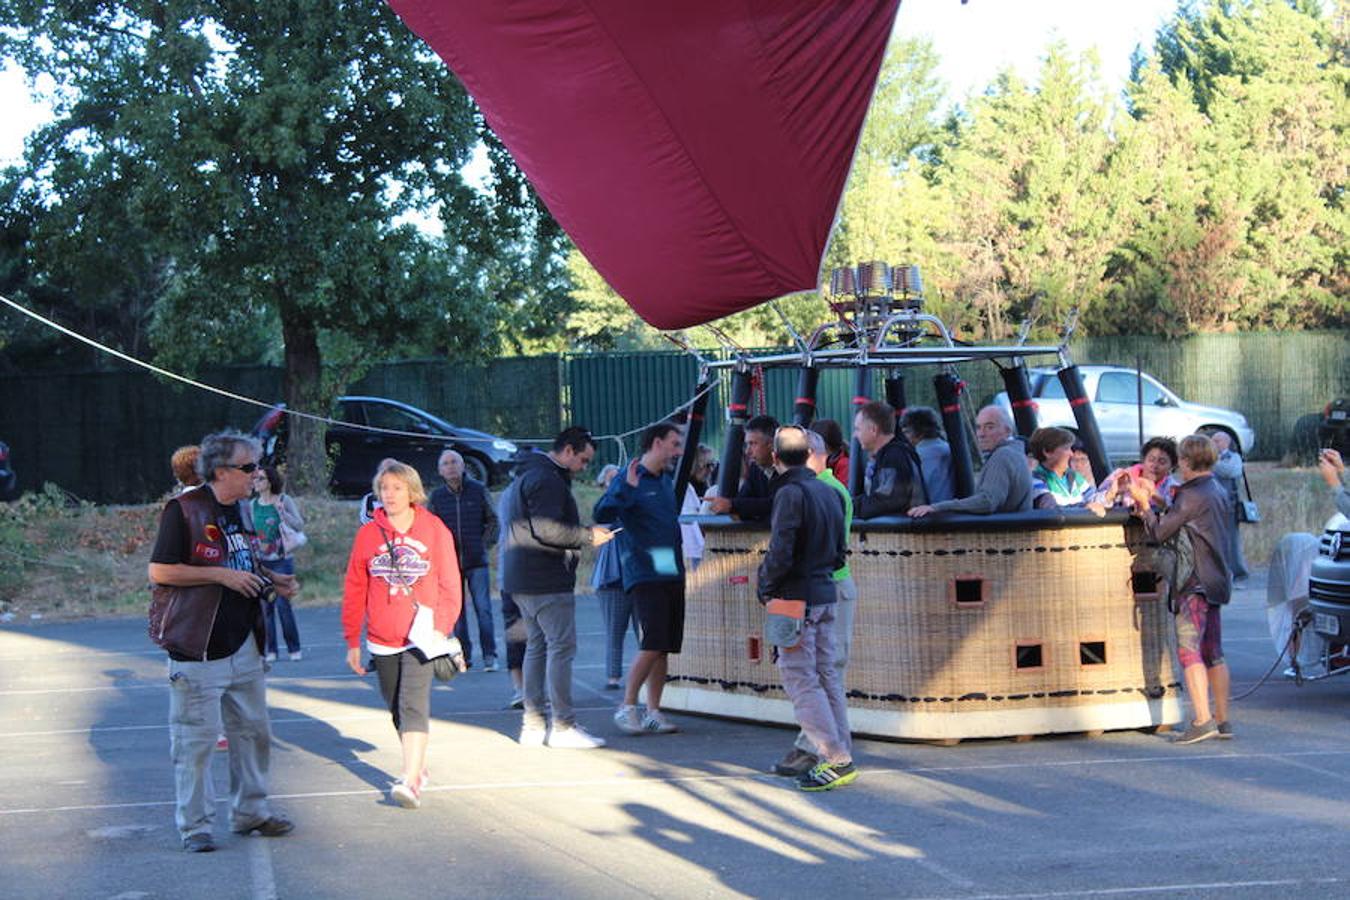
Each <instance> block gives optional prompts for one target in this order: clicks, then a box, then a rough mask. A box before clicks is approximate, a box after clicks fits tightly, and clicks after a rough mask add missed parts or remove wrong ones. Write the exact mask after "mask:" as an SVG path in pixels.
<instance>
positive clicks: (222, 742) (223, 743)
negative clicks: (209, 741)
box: [216, 734, 230, 750]
mask: <svg viewBox="0 0 1350 900" xmlns="http://www.w3.org/2000/svg"><path fill="white" fill-rule="evenodd" d="M216 749H217V750H228V749H230V739H229V738H227V737H226V736H225V735H223V734H222V735H221V736H220V737H218V738H216Z"/></svg>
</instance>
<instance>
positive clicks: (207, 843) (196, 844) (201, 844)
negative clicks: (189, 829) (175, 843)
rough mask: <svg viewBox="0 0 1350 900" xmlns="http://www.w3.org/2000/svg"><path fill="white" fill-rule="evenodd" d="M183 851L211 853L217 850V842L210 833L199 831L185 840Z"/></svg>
mask: <svg viewBox="0 0 1350 900" xmlns="http://www.w3.org/2000/svg"><path fill="white" fill-rule="evenodd" d="M183 849H184V850H186V851H187V852H189V853H210V852H211V851H212V850H215V849H216V841H215V838H213V837H211V834H210V832H206V831H199V832H197V833H196V834H189V835H188V836H187V837H185V838H183Z"/></svg>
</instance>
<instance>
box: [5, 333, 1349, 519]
mask: <svg viewBox="0 0 1350 900" xmlns="http://www.w3.org/2000/svg"><path fill="white" fill-rule="evenodd" d="M1070 351H1071V354H1072V356H1073V358H1074V361H1075V362H1078V363H1082V364H1089V363H1102V364H1113V365H1123V366H1133V365H1134V364H1135V360H1136V358H1137V359H1139V360H1140V362H1141V363H1142V365H1143V368H1144V370H1145V371H1146V372H1149V373H1151V374H1152V375H1154V376H1156V377H1157V378H1158V379H1160V380H1161V381H1162V382H1163V383H1165V384H1167V385H1168V386H1169V387H1171V388H1172V389H1173V390H1174V391H1176V392H1177V393H1178V394H1179V395H1181V396H1182V397H1183V398H1185V399H1186V400H1190V401H1193V402H1197V403H1206V404H1212V405H1215V406H1223V407H1227V408H1230V409H1236V410H1238V411H1240V412H1242V413H1243V414H1245V415H1246V416H1247V418H1248V420H1250V422H1251V423H1252V426H1253V427H1254V428H1255V429H1256V432H1257V448H1256V453H1255V454H1254V457H1255V458H1257V459H1277V458H1280V457H1281V456H1283V455H1284V454H1285V453H1286V452H1288V451H1289V450H1290V449H1291V447H1292V441H1293V435H1294V430H1295V426H1296V425H1297V424H1298V422H1299V419H1300V418H1302V417H1306V416H1309V415H1310V414H1314V413H1316V412H1318V411H1320V410H1321V409H1322V407H1323V406H1324V405H1325V404H1326V403H1327V402H1329V401H1330V400H1332V399H1334V398H1335V397H1338V396H1343V395H1347V394H1350V337H1348V336H1347V335H1345V334H1339V333H1338V334H1323V333H1298V334H1288V335H1282V334H1232V335H1204V336H1200V337H1195V338H1191V339H1189V340H1186V341H1179V342H1165V341H1162V340H1159V339H1156V338H1146V337H1145V338H1138V337H1124V338H1093V339H1084V340H1080V341H1076V342H1074V343H1073V344H1072V345H1071V347H1070ZM1049 362H1051V361H1050V360H1047V361H1046V363H1047V364H1048V363H1049ZM958 372H959V374H960V376H961V377H962V378H963V379H964V380H965V381H966V383H967V388H966V393H965V395H964V397H965V402H966V405H967V410H968V411H973V410H974V408H975V407H976V406H978V405H979V404H980V403H982V402H985V401H986V400H987V399H988V398H989V397H991V396H992V395H993V394H994V393H995V392H997V391H999V390H1002V382H1001V380H1000V379H999V377H998V372H997V370H996V369H995V368H994V367H993V366H992V365H990V364H987V363H968V364H965V365H962V366H961V367H960V368H959V369H958ZM935 373H936V369H935V368H934V367H932V366H921V367H916V368H913V369H907V370H906V386H907V395H908V400H909V403H910V404H911V405H929V406H931V405H934V400H933V390H932V376H933V375H934V374H935ZM696 377H697V365H696V363H695V362H694V360H693V359H692V358H691V357H689V356H687V355H685V354H683V353H679V352H663V353H632V354H595V355H582V354H573V355H565V356H562V357H556V356H549V357H531V358H513V359H499V360H493V361H491V362H490V363H487V364H485V365H481V366H465V365H462V364H452V363H447V362H444V361H435V360H415V361H408V362H398V363H389V364H384V365H379V366H375V367H374V368H373V369H372V370H371V371H370V372H369V373H368V374H367V375H366V376H365V377H364V378H362V379H361V380H360V381H358V382H356V383H354V384H352V385H350V386H349V387H348V390H347V393H351V394H371V395H374V396H381V397H388V398H391V399H394V400H401V401H403V402H405V403H410V404H412V405H414V406H417V407H420V408H422V409H425V410H427V411H428V412H430V413H433V414H435V415H437V416H440V417H441V418H444V419H446V420H448V421H450V422H453V423H455V424H457V425H463V426H467V427H472V428H479V429H482V430H484V431H487V432H490V433H492V434H496V435H499V436H502V437H509V438H516V439H523V438H540V439H549V438H551V437H552V435H554V434H556V433H557V431H558V430H559V429H560V428H561V427H562V426H563V425H564V424H567V423H572V422H575V423H579V424H584V425H587V426H589V427H590V428H591V429H592V431H593V432H594V433H596V434H618V433H623V432H628V431H631V430H634V429H639V428H641V427H642V426H644V425H646V424H648V423H650V422H652V421H654V420H656V419H658V418H660V417H661V416H664V415H666V414H668V413H669V412H670V411H671V410H672V409H674V408H675V407H677V406H679V405H680V404H682V403H684V402H685V401H687V400H688V399H689V398H690V396H691V395H692V393H693V390H694V382H695V379H696ZM882 378H883V373H881V372H879V371H878V372H876V373H874V374H873V386H872V391H871V393H872V396H876V397H881V396H882V395H883V393H882V383H881V380H882ZM201 380H202V381H205V382H207V383H209V384H214V385H218V386H220V387H223V388H226V389H228V390H230V391H233V392H235V393H239V394H243V395H245V396H250V397H256V398H259V399H262V400H266V401H272V400H275V399H279V398H280V395H281V373H280V371H279V370H278V369H276V368H274V367H264V366H233V367H221V368H215V369H209V370H206V371H204V372H202V373H201ZM726 390H727V385H726V384H725V383H722V384H719V386H718V388H717V391H716V392H715V394H714V396H713V398H712V402H711V403H710V405H709V409H708V417H707V420H706V422H705V430H704V436H703V438H702V441H703V442H704V443H707V444H710V445H712V446H714V447H717V448H718V449H719V450H720V446H721V444H720V441H721V435H722V433H723V430H724V427H725V412H724V411H725V404H726V400H727V394H726ZM796 390H797V373H796V371H795V370H786V369H776V370H770V371H768V372H766V373H765V377H764V381H763V391H762V393H760V394H759V395H757V396H756V398H755V399H754V401H753V402H752V409H753V410H754V411H755V412H758V411H760V408H761V406H762V408H763V409H764V410H765V411H767V412H769V413H770V414H772V415H774V416H775V417H777V418H779V419H780V420H786V419H788V418H790V417H791V415H792V402H793V398H794V397H795V396H796ZM852 396H853V373H852V372H849V371H844V370H827V371H825V372H823V373H822V376H821V379H820V385H819V394H818V400H819V406H818V409H819V415H820V416H821V417H830V418H835V419H838V420H839V421H840V422H841V423H842V424H843V425H844V428H845V431H846V432H847V431H848V430H849V424H850V420H851V417H852V416H851V413H852V410H851V405H850V400H851V398H852ZM260 415H261V410H259V409H257V408H254V407H251V406H248V405H245V404H242V403H238V402H236V401H231V400H227V399H225V398H221V397H217V396H215V395H212V394H206V393H203V392H200V391H197V390H194V389H190V388H186V387H182V386H178V385H174V384H170V383H166V382H163V381H161V380H159V379H157V378H155V377H153V376H151V375H148V374H145V373H143V372H140V371H113V372H92V373H44V374H40V375H31V376H13V377H5V378H0V440H3V441H5V442H6V443H8V444H9V445H10V448H11V451H12V456H13V465H14V467H15V469H16V470H17V471H18V473H19V478H20V483H21V485H22V486H23V487H24V488H25V489H36V488H38V487H40V486H41V484H42V483H43V482H44V481H52V482H55V483H57V484H59V485H61V486H62V487H64V488H66V489H67V490H69V491H71V492H72V493H74V494H76V495H78V496H81V497H84V498H86V499H90V500H96V501H101V502H138V501H143V500H146V499H150V498H152V497H157V496H159V495H160V494H162V493H163V492H164V491H165V490H166V489H167V488H168V487H169V485H170V484H171V483H172V478H171V476H170V474H169V469H168V457H169V454H170V453H171V452H172V451H173V449H174V448H175V447H178V446H180V445H182V444H186V443H192V442H195V441H196V440H198V439H199V438H200V437H201V436H202V435H203V434H206V433H207V432H209V431H212V430H215V429H217V428H220V427H222V426H232V427H236V428H240V429H243V430H248V429H249V428H250V427H252V425H253V424H254V422H256V421H257V419H258V417H259V416H260ZM636 444H637V440H636V436H633V437H630V438H629V439H628V440H627V442H626V448H627V452H629V453H631V452H633V450H634V449H635V448H636ZM598 449H599V457H600V459H601V461H613V460H615V459H617V458H618V456H619V449H618V446H617V445H616V444H615V443H614V442H612V441H604V442H602V444H601V446H600V447H599V448H598Z"/></svg>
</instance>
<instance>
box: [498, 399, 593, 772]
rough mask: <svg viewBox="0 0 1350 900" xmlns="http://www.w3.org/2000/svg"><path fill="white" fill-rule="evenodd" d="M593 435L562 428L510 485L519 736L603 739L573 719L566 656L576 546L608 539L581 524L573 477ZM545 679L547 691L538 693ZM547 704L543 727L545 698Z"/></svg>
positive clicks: (540, 740) (571, 646)
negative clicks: (520, 672) (520, 679)
mask: <svg viewBox="0 0 1350 900" xmlns="http://www.w3.org/2000/svg"><path fill="white" fill-rule="evenodd" d="M594 456H595V441H594V439H593V438H592V437H591V433H590V432H589V431H587V430H586V429H584V428H580V427H577V426H572V427H571V428H566V429H563V431H562V432H560V433H559V434H558V436H557V437H556V438H555V439H554V440H553V449H552V450H550V451H549V452H548V453H540V454H537V455H534V456H528V457H526V458H525V459H523V460H522V461H521V462H520V464H519V465H518V466H517V468H516V472H517V474H516V480H517V483H516V484H515V485H514V486H513V487H512V489H511V503H510V505H509V513H510V516H509V518H508V519H507V521H506V523H505V526H506V533H505V540H506V541H507V544H506V555H505V559H504V562H505V564H506V570H505V572H504V574H503V575H502V590H503V591H506V592H507V593H509V594H510V595H511V597H512V599H514V600H515V602H516V605H517V606H519V607H520V613H521V618H522V619H523V620H524V622H525V633H526V644H525V671H524V676H525V678H524V689H525V716H524V719H523V721H522V723H521V729H520V743H521V744H522V745H523V746H527V747H539V746H543V745H544V744H547V745H548V746H550V747H560V748H566V749H571V750H590V749H593V748H595V747H603V746H604V744H605V742H604V740H603V739H601V738H598V737H596V736H594V735H592V734H590V733H588V732H587V731H586V730H585V729H583V728H582V727H581V726H580V725H578V724H577V722H576V713H575V711H574V710H573V708H572V661H573V660H574V659H575V658H576V655H577V602H576V596H575V594H574V591H575V589H576V583H577V561H578V558H579V556H580V553H581V548H582V547H586V546H599V545H601V544H603V543H605V542H606V541H609V540H612V539H613V537H614V533H613V532H611V531H609V530H608V529H605V528H599V527H594V528H587V527H585V526H583V525H582V524H581V516H580V514H579V513H578V512H577V501H576V498H575V497H573V496H572V476H573V475H575V474H577V473H578V472H580V471H582V470H583V469H585V468H586V467H587V466H589V465H590V464H591V459H592V458H593V457H594ZM545 685H547V697H546V696H545ZM546 701H547V702H548V703H550V704H551V705H552V716H553V723H552V728H551V729H550V728H549V727H548V724H549V723H548V719H547V717H546V715H545V702H546Z"/></svg>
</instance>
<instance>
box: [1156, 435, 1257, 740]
mask: <svg viewBox="0 0 1350 900" xmlns="http://www.w3.org/2000/svg"><path fill="white" fill-rule="evenodd" d="M1177 455H1178V457H1179V459H1178V465H1177V476H1178V477H1179V478H1180V479H1181V485H1180V486H1179V487H1178V488H1177V490H1176V494H1175V495H1174V496H1173V499H1172V505H1171V506H1170V507H1168V508H1167V511H1166V512H1164V513H1162V515H1158V514H1156V513H1154V512H1153V510H1152V509H1151V508H1150V506H1149V495H1150V494H1151V492H1152V487H1151V486H1150V485H1148V484H1131V485H1130V493H1131V494H1132V495H1133V496H1134V498H1135V515H1137V516H1139V518H1140V519H1141V520H1142V521H1143V524H1144V530H1145V531H1146V532H1147V533H1148V536H1149V538H1150V539H1152V540H1155V541H1160V542H1161V541H1165V540H1167V539H1169V538H1171V537H1172V536H1173V535H1175V534H1176V533H1177V532H1178V531H1180V530H1181V529H1182V528H1185V529H1186V533H1187V536H1189V537H1190V539H1191V549H1192V553H1193V558H1194V568H1193V571H1192V572H1191V573H1190V576H1189V577H1188V578H1187V579H1186V580H1185V581H1184V582H1183V584H1182V586H1181V592H1180V597H1181V599H1180V600H1179V601H1178V603H1177V608H1176V610H1175V611H1174V612H1175V615H1176V626H1177V657H1178V658H1179V659H1180V660H1181V668H1182V672H1183V675H1184V677H1185V680H1186V693H1187V695H1189V696H1190V698H1191V707H1192V711H1193V717H1192V719H1191V725H1190V727H1189V728H1187V729H1186V731H1185V732H1184V733H1183V734H1181V735H1180V736H1178V737H1177V738H1176V743H1178V744H1194V743H1198V742H1200V741H1206V740H1209V739H1210V738H1213V737H1218V738H1231V737H1232V736H1233V729H1232V726H1231V725H1230V724H1229V722H1228V686H1229V675H1228V664H1227V663H1226V662H1225V661H1224V658H1223V646H1222V632H1221V630H1220V624H1219V610H1220V609H1222V608H1223V606H1224V604H1226V603H1227V602H1228V599H1229V596H1230V595H1231V593H1232V584H1233V574H1232V567H1231V562H1230V560H1229V559H1228V548H1229V546H1230V541H1231V538H1230V537H1229V534H1228V529H1230V528H1234V527H1236V522H1235V521H1234V520H1233V518H1232V517H1231V516H1230V515H1229V506H1228V493H1227V491H1225V490H1224V488H1223V487H1222V486H1221V485H1220V484H1219V482H1218V481H1217V480H1216V479H1215V478H1214V474H1213V471H1214V463H1215V462H1216V461H1218V458H1219V451H1218V450H1217V449H1216V448H1215V446H1214V442H1213V441H1211V440H1210V439H1209V438H1207V437H1205V436H1204V435H1202V434H1193V435H1191V436H1190V437H1187V438H1184V439H1183V440H1182V442H1181V446H1180V447H1178V448H1177ZM1141 499H1142V502H1141ZM1211 701H1212V702H1213V709H1212V710H1211V708H1210V703H1211Z"/></svg>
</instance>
